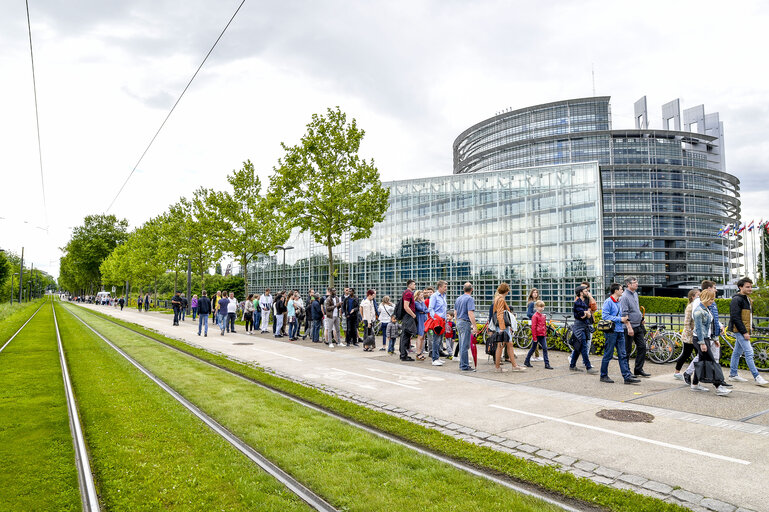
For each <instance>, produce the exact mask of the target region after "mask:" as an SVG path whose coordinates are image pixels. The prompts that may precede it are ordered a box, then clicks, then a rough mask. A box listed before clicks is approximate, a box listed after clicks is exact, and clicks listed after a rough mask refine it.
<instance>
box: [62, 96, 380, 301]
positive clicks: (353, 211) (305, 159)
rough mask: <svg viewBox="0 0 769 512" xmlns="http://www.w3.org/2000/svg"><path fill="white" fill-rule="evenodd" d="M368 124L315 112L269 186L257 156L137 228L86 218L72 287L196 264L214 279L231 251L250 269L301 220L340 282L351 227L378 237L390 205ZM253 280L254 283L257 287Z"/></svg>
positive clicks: (65, 282) (336, 112)
mask: <svg viewBox="0 0 769 512" xmlns="http://www.w3.org/2000/svg"><path fill="white" fill-rule="evenodd" d="M364 135H365V132H364V131H363V130H362V129H360V128H358V126H357V122H356V121H355V119H353V120H352V121H351V122H348V121H347V116H346V114H344V113H343V112H342V111H341V110H340V109H339V108H338V107H337V108H336V109H328V110H327V112H326V114H325V115H318V114H315V115H313V116H312V121H311V122H310V123H309V124H308V125H307V132H306V133H305V135H304V136H303V137H302V138H301V140H300V142H299V143H298V144H296V145H294V146H288V145H286V144H283V143H282V144H281V146H282V147H283V149H284V151H285V155H284V156H283V157H282V158H281V159H279V160H278V164H277V165H276V166H275V167H274V168H273V174H272V176H271V177H270V182H269V184H268V186H267V187H265V190H264V191H263V190H262V189H263V187H262V183H261V180H260V179H259V176H258V175H257V174H256V171H255V169H254V165H253V164H252V163H251V161H246V162H244V163H243V166H242V167H241V168H240V169H237V170H235V171H233V172H232V174H230V175H229V176H228V177H227V181H228V183H229V189H228V190H225V191H218V190H214V189H208V188H202V187H201V188H199V189H197V190H196V191H195V192H194V193H193V195H192V197H191V198H185V197H182V198H180V199H179V201H177V202H176V203H175V204H173V205H171V206H170V207H169V208H168V209H167V210H166V212H165V213H163V214H161V215H158V216H157V217H154V218H152V219H150V220H148V221H147V222H145V223H144V224H142V225H141V226H139V227H138V228H136V229H135V230H133V231H132V232H130V233H129V232H127V222H126V221H124V220H118V219H117V218H115V217H114V216H112V215H92V216H89V217H86V219H85V223H84V225H83V226H82V227H79V228H77V229H76V230H75V231H74V232H73V237H72V239H71V240H70V242H69V243H68V244H67V246H66V247H65V248H64V251H65V256H64V257H63V258H62V260H61V278H60V282H61V284H62V288H64V289H67V290H70V291H73V292H75V291H79V292H80V293H84V292H86V293H87V292H90V293H93V291H94V290H95V288H96V287H97V286H98V285H102V286H116V287H122V286H123V285H124V284H125V283H130V284H131V286H132V287H134V288H136V287H139V288H141V289H148V288H151V289H153V290H154V292H155V293H156V294H157V283H158V280H159V279H160V278H161V277H162V276H163V275H164V274H165V273H166V272H172V273H174V290H177V289H178V277H179V272H182V273H184V272H186V270H187V266H188V265H189V266H190V268H191V270H192V272H194V273H195V275H197V276H199V278H200V280H199V282H200V286H201V287H205V286H206V280H207V276H208V272H209V270H210V269H211V268H212V267H213V266H214V265H215V264H216V263H217V262H218V261H220V260H221V258H222V257H223V256H229V257H232V258H234V259H235V260H236V261H237V262H238V263H239V265H240V268H241V271H243V270H244V269H246V268H247V266H248V264H249V263H250V262H251V261H252V260H253V259H254V258H256V257H258V256H259V255H260V254H270V253H273V252H275V248H276V246H277V245H281V244H283V243H285V242H286V240H287V239H288V238H289V236H290V233H291V231H292V229H294V228H298V229H299V230H300V231H304V232H308V233H310V234H311V235H312V237H313V238H314V240H315V241H316V242H317V243H319V244H323V245H325V246H326V247H327V250H328V255H329V269H328V276H329V284H330V285H333V281H334V259H333V247H334V246H336V245H338V244H339V243H341V240H342V236H343V235H344V234H345V233H347V234H349V236H350V237H351V238H352V239H353V240H358V239H361V238H366V237H368V236H370V234H371V229H372V228H373V226H374V224H375V223H376V222H381V221H382V220H383V218H384V213H385V212H386V210H387V205H388V197H389V190H388V189H386V188H384V187H382V184H381V181H380V178H379V171H378V170H377V168H376V167H375V165H374V161H373V160H368V161H366V160H364V159H362V158H360V157H359V156H358V150H359V148H360V143H361V141H362V140H363V137H364ZM247 288H248V283H246V291H248V289H247Z"/></svg>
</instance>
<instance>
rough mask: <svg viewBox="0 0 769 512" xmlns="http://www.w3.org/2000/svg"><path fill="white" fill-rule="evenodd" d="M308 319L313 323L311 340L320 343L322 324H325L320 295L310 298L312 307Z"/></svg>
mask: <svg viewBox="0 0 769 512" xmlns="http://www.w3.org/2000/svg"><path fill="white" fill-rule="evenodd" d="M307 317H308V318H310V319H311V321H312V330H311V334H310V340H311V341H312V342H313V343H320V324H321V322H323V308H322V307H321V303H320V297H319V296H318V295H313V296H312V297H311V298H310V307H309V311H308V313H307Z"/></svg>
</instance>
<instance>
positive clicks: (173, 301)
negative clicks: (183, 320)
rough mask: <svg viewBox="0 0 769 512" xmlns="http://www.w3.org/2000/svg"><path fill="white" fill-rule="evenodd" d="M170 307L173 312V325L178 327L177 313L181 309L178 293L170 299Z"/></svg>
mask: <svg viewBox="0 0 769 512" xmlns="http://www.w3.org/2000/svg"><path fill="white" fill-rule="evenodd" d="M171 307H172V308H173V310H174V325H179V313H180V309H181V307H182V298H181V296H180V295H179V292H176V295H174V297H173V298H172V299H171Z"/></svg>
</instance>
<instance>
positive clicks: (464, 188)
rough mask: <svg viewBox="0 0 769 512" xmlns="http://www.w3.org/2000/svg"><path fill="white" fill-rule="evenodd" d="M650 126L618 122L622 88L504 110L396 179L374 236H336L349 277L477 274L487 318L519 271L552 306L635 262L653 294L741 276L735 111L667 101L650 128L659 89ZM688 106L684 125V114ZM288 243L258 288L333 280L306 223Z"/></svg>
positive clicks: (641, 109) (454, 292)
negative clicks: (436, 169)
mask: <svg viewBox="0 0 769 512" xmlns="http://www.w3.org/2000/svg"><path fill="white" fill-rule="evenodd" d="M635 113H636V127H635V128H633V129H625V130H614V129H612V123H611V109H610V104H609V97H593V98H583V99H573V100H566V101H559V102H555V103H548V104H544V105H537V106H534V107H528V108H524V109H520V110H514V111H508V112H503V113H500V114H498V115H496V116H494V117H492V118H490V119H487V120H485V121H482V122H480V123H478V124H476V125H474V126H472V127H470V128H468V129H467V130H465V131H464V132H463V133H462V134H460V135H459V137H457V139H456V141H455V142H454V172H453V174H451V175H446V176H441V177H436V178H419V179H413V180H404V181H395V182H389V183H385V184H384V185H385V186H387V187H389V189H390V198H389V208H388V212H387V214H386V216H385V220H384V221H383V222H382V223H379V224H377V225H376V226H374V229H373V231H372V235H371V237H369V238H368V239H366V240H359V241H355V242H350V241H349V239H345V241H343V243H342V244H341V245H340V246H338V247H336V248H334V255H335V263H336V268H337V274H336V276H335V282H336V284H337V286H338V287H339V288H341V287H344V286H352V287H354V288H356V290H357V291H358V294H359V295H360V294H362V293H364V290H366V289H367V288H374V289H376V290H377V293H378V297H379V298H380V299H381V298H382V297H383V296H384V295H390V296H391V297H393V298H396V297H398V296H399V295H400V293H401V292H402V290H403V286H404V283H405V280H406V279H414V280H416V281H417V285H418V286H419V287H425V286H428V285H434V284H435V282H436V281H437V280H439V279H443V280H446V281H448V282H449V283H450V289H449V299H450V301H453V300H454V298H456V297H457V296H458V295H459V294H460V293H461V286H462V284H463V283H464V282H465V281H472V282H473V283H474V285H475V289H476V292H475V295H476V300H477V302H478V306H479V308H478V309H479V312H480V314H481V315H482V316H484V317H485V314H486V311H487V310H488V306H489V304H490V301H491V299H492V296H493V292H494V290H495V289H496V286H497V285H498V284H499V283H500V282H501V281H507V282H508V283H510V285H511V288H512V293H511V295H510V302H511V303H512V305H513V306H514V307H515V308H516V309H518V310H519V311H520V309H521V308H522V307H523V306H524V301H525V296H526V293H527V291H528V290H529V289H530V288H531V287H534V286H535V287H537V288H539V289H540V290H541V292H542V295H543V298H544V300H545V301H546V302H548V309H549V310H550V311H568V310H569V309H570V301H571V300H572V299H571V297H572V295H573V291H574V288H575V286H576V285H577V284H578V283H579V282H581V281H582V280H585V279H587V280H588V281H590V282H592V283H594V285H595V287H596V288H598V289H601V288H603V287H604V286H606V285H608V283H610V282H612V281H615V280H621V279H623V278H624V277H626V276H628V275H635V276H638V278H639V282H640V283H641V286H642V291H643V293H646V294H651V293H655V294H663V295H664V294H676V292H677V291H678V292H679V293H680V292H681V288H679V287H685V286H686V285H691V284H694V283H698V282H699V281H701V280H702V279H714V280H717V281H719V280H724V281H728V280H729V277H730V275H731V274H732V269H731V268H730V266H729V264H728V262H729V261H731V259H732V258H731V257H730V256H734V255H736V253H737V248H736V247H734V246H732V247H729V246H728V245H727V244H728V243H731V242H728V241H727V239H724V238H721V237H719V236H718V232H719V229H720V227H721V226H722V225H725V224H727V223H734V222H736V221H737V220H738V218H739V213H740V201H739V180H738V179H737V178H736V177H734V176H732V175H731V174H729V173H727V172H726V168H725V158H724V136H723V124H722V123H721V122H720V121H719V118H718V114H708V115H706V114H705V112H704V108H703V107H702V106H698V107H695V108H692V109H687V110H684V112H683V118H682V117H681V113H680V106H679V102H678V100H676V101H673V102H670V103H668V104H666V105H664V106H663V108H662V126H664V127H665V129H664V130H662V129H659V130H658V129H650V128H649V123H648V113H647V110H646V99H645V98H642V99H641V100H639V101H638V102H637V103H636V105H635ZM682 119H683V129H682V126H681V124H682V123H681V121H682ZM287 245H289V246H292V247H293V249H291V250H289V251H288V252H287V254H286V265H285V266H284V265H283V264H282V261H283V255H282V254H281V255H280V256H278V255H274V254H273V255H264V256H261V257H259V258H257V259H256V261H254V262H253V263H252V264H251V265H250V267H249V276H248V279H249V288H250V289H251V290H254V291H259V292H261V291H262V290H263V289H264V288H266V287H270V288H272V289H280V288H281V287H282V286H283V284H284V283H285V285H286V286H290V287H292V288H297V289H299V290H301V291H302V293H306V290H307V289H308V288H314V289H315V290H317V291H320V292H322V291H323V290H325V288H326V286H327V283H328V277H327V268H328V265H327V263H328V261H327V256H326V254H327V251H326V248H325V247H324V246H320V245H318V244H316V243H315V242H314V241H313V240H312V239H311V237H310V236H309V235H307V234H302V233H299V232H294V233H293V234H292V237H291V240H289V242H288V244H287Z"/></svg>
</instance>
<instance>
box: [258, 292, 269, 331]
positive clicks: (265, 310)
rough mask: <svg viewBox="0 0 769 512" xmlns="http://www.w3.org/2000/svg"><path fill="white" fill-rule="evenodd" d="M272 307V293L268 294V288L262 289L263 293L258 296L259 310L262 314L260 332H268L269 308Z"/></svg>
mask: <svg viewBox="0 0 769 512" xmlns="http://www.w3.org/2000/svg"><path fill="white" fill-rule="evenodd" d="M271 309H272V295H270V289H269V288H267V289H266V290H264V293H263V294H262V296H261V297H260V298H259V310H260V312H261V314H262V324H261V329H262V334H264V333H265V332H268V329H267V326H268V325H269V324H270V310H271Z"/></svg>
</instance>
